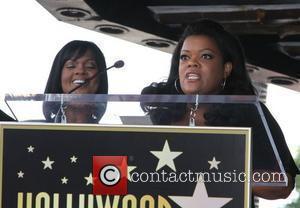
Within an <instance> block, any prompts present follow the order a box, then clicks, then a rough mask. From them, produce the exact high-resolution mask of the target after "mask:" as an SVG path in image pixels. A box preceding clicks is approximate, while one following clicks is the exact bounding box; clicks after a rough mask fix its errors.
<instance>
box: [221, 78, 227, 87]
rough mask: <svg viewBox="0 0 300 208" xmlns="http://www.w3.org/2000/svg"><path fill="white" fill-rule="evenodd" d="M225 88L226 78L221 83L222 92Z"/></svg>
mask: <svg viewBox="0 0 300 208" xmlns="http://www.w3.org/2000/svg"><path fill="white" fill-rule="evenodd" d="M225 86H226V78H224V81H223V82H222V83H221V87H222V90H224V88H225Z"/></svg>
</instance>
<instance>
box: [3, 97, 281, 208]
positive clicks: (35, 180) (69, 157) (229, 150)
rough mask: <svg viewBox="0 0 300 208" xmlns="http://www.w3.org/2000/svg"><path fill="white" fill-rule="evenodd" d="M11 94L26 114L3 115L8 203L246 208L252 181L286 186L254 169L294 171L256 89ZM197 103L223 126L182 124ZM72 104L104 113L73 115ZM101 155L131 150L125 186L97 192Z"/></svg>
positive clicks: (17, 108)
mask: <svg viewBox="0 0 300 208" xmlns="http://www.w3.org/2000/svg"><path fill="white" fill-rule="evenodd" d="M6 102H7V103H8V105H9V106H10V108H11V109H12V110H13V112H14V115H15V116H16V118H17V119H18V120H19V121H20V122H18V123H1V129H0V132H1V135H0V139H1V140H0V142H1V147H2V151H1V155H0V157H1V159H0V162H1V163H2V164H1V167H2V172H1V187H2V189H1V207H3V208H4V207H17V208H25V207H26V208H31V207H55V208H58V207H67V208H71V207H80V208H83V207H88V208H92V207H157V208H163V207H165V208H167V207H183V208H186V207H225V208H226V207H227V208H228V207H244V208H246V207H249V206H250V203H251V187H252V186H255V185H256V186H261V185H264V186H266V185H268V186H285V185H286V184H287V179H286V178H285V177H284V179H283V180H280V181H276V182H274V181H272V182H270V180H268V182H267V181H264V180H258V178H257V177H253V175H254V174H253V173H252V170H253V169H255V170H270V171H272V172H273V173H277V174H282V175H284V174H285V170H284V168H283V165H282V162H281V158H280V156H279V154H278V151H277V149H276V146H275V144H274V141H273V138H272V134H271V131H270V129H269V128H268V125H267V122H266V121H267V120H266V118H265V117H264V112H263V108H262V106H261V104H260V103H259V102H258V101H257V100H256V98H255V97H253V96H185V95H181V96H178V95H177V96H175V95H54V94H51V95H19V96H13V95H7V96H6ZM195 104H196V105H197V108H203V109H205V110H206V112H209V113H207V115H206V118H207V120H211V121H210V122H211V124H215V126H207V125H203V126H184V124H180V125H179V122H177V120H178V116H179V114H178V112H179V111H180V109H184V108H185V107H187V106H188V107H189V106H192V107H193V108H194V107H195V106H196V105H195ZM24 106H27V107H24ZM141 106H142V108H141ZM49 109H50V110H49ZM53 109H54V110H53ZM68 109H69V110H70V109H72V110H74V109H75V110H74V111H73V112H75V113H79V112H81V111H80V110H79V109H82V110H84V109H88V110H90V109H94V110H95V111H97V112H98V113H95V114H97V115H98V116H99V117H97V116H95V115H94V116H93V113H91V112H89V114H90V117H89V118H88V119H86V121H87V122H86V123H70V122H71V121H72V120H71V119H69V118H70V117H68V115H70V114H69V112H67V111H68ZM142 109H144V111H147V112H148V113H147V114H145V112H144V111H143V110H142ZM53 112H55V113H53ZM188 113H189V112H188ZM216 114H217V115H216ZM220 114H222V116H221V117H220V116H219V115H220ZM245 115H246V116H245ZM47 116H49V117H48V118H47ZM71 116H72V115H71ZM45 117H46V118H47V119H46V118H45ZM56 117H59V118H56ZM95 117H97V118H96V119H95ZM100 117H101V118H100ZM72 118H74V120H73V121H74V122H76V121H77V120H76V119H78V117H76V116H73V117H72ZM85 118H86V117H85ZM166 118H167V121H169V122H170V123H169V124H168V125H167V124H166ZM79 119H81V121H82V117H80V118H79ZM95 120H97V122H95ZM190 120H191V119H189V122H188V124H189V125H191V121H190ZM35 121H36V122H35ZM54 121H55V122H58V123H52V122H54ZM246 121H247V122H246ZM92 122H93V124H91V123H92ZM158 122H162V123H163V124H164V125H157V124H158ZM172 122H173V124H172ZM176 122H177V123H176ZM252 122H253V123H252ZM174 123H176V124H177V125H174ZM247 123H248V124H251V123H252V125H248V126H244V125H245V124H247ZM196 124H197V123H196ZM255 131H256V132H255ZM262 136H264V139H261V138H262ZM258 138H260V140H258ZM260 145H264V146H267V148H266V149H268V150H269V152H267V151H265V152H264V155H263V157H262V155H259V156H257V155H253V153H258V152H259V151H260V150H256V149H257V147H258V146H260ZM93 156H125V157H126V158H127V166H126V176H127V177H126V178H127V179H126V182H127V193H126V194H121V195H118V194H113V195H107V194H100V195H93V184H94V186H95V184H96V183H98V181H99V180H101V177H100V176H99V175H97V174H92V173H93V167H94V163H93ZM252 159H253V161H252ZM258 159H259V161H258V162H257V160H258ZM102 162H103V161H102ZM104 162H107V161H104ZM262 164H263V165H265V164H266V166H265V167H263V166H262ZM261 166H262V167H261ZM260 174H262V172H260ZM256 176H257V175H256ZM109 177H113V176H109ZM262 179H263V178H262ZM94 188H95V187H94ZM109 188H111V189H114V187H108V189H109ZM100 191H101V190H100ZM115 191H118V190H115Z"/></svg>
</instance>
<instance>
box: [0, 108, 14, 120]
mask: <svg viewBox="0 0 300 208" xmlns="http://www.w3.org/2000/svg"><path fill="white" fill-rule="evenodd" d="M0 121H15V120H14V119H13V118H11V117H10V116H8V115H7V114H6V113H4V112H3V111H2V110H0Z"/></svg>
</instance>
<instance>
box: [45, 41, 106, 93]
mask: <svg viewBox="0 0 300 208" xmlns="http://www.w3.org/2000/svg"><path fill="white" fill-rule="evenodd" d="M88 50H90V51H91V52H92V54H93V55H94V56H95V57H94V58H95V61H96V64H97V68H98V70H99V71H100V72H101V74H100V75H99V77H98V78H99V86H98V89H97V92H96V94H107V91H108V81H107V73H106V71H105V69H106V62H105V58H104V55H103V53H102V52H101V50H100V49H99V48H98V46H97V45H96V44H95V43H93V42H89V41H82V40H73V41H71V42H69V43H67V44H66V45H65V46H64V47H63V48H62V49H61V50H60V51H59V52H58V54H57V55H56V56H55V58H54V61H53V64H52V68H51V71H50V75H49V78H48V81H47V85H46V88H45V91H44V93H63V90H62V86H61V74H62V69H63V66H64V64H65V62H66V61H67V60H70V59H75V60H76V59H78V58H80V57H81V56H83V55H84V54H85V53H86V52H87V51H88Z"/></svg>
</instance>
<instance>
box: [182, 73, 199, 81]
mask: <svg viewBox="0 0 300 208" xmlns="http://www.w3.org/2000/svg"><path fill="white" fill-rule="evenodd" d="M185 77H186V79H187V80H199V79H200V76H199V75H198V74H195V73H187V74H186V76H185Z"/></svg>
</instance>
